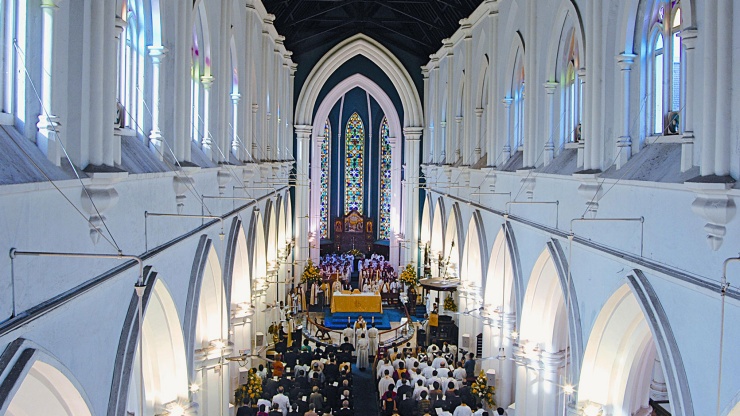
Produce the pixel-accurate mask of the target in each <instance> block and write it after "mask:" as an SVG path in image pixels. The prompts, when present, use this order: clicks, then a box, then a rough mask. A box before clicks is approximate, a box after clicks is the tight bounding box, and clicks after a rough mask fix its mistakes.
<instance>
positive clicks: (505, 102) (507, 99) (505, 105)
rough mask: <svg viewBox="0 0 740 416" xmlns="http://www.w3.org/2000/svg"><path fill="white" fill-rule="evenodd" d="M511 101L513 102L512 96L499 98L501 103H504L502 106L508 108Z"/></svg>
mask: <svg viewBox="0 0 740 416" xmlns="http://www.w3.org/2000/svg"><path fill="white" fill-rule="evenodd" d="M513 102H514V99H513V98H511V97H504V98H503V99H502V100H501V103H503V104H504V107H505V108H509V107H510V106H511V103H513Z"/></svg>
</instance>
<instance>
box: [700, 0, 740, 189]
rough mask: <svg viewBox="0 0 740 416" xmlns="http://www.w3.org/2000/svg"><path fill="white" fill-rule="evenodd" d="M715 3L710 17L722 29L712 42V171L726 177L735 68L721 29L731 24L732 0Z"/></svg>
mask: <svg viewBox="0 0 740 416" xmlns="http://www.w3.org/2000/svg"><path fill="white" fill-rule="evenodd" d="M717 3H718V4H717V6H716V7H717V19H716V20H714V22H716V25H715V30H717V31H718V32H719V28H722V29H723V30H722V35H721V36H717V43H716V44H714V45H713V46H714V47H715V48H716V49H717V104H716V109H717V113H716V119H715V123H714V124H715V125H716V126H717V134H716V136H715V137H716V138H717V143H716V144H715V148H714V174H715V175H717V176H728V175H729V174H730V159H731V158H730V157H731V155H732V154H733V149H732V145H731V139H732V137H733V136H735V135H736V134H737V133H736V132H735V133H734V134H733V129H731V128H730V126H732V125H733V117H732V116H733V111H732V85H733V83H732V78H733V75H734V73H735V71H733V69H732V67H733V62H732V55H733V54H732V53H729V51H732V50H734V48H733V44H732V36H727V34H726V33H725V32H724V28H726V27H733V21H732V9H733V4H734V0H718V1H717ZM710 18H711V17H710ZM709 21H710V22H711V21H712V20H709ZM726 25H728V26H726ZM707 64H709V62H707Z"/></svg>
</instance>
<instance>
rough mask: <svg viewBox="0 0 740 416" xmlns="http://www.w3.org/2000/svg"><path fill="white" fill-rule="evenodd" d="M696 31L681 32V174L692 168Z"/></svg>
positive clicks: (685, 30)
mask: <svg viewBox="0 0 740 416" xmlns="http://www.w3.org/2000/svg"><path fill="white" fill-rule="evenodd" d="M696 36H697V31H696V29H684V30H682V31H681V41H682V42H683V45H684V47H685V48H686V66H685V71H686V72H685V74H684V78H685V79H686V92H685V97H684V109H683V122H682V123H681V124H683V132H684V133H683V137H682V138H681V172H686V171H687V170H689V169H691V168H692V167H693V166H694V141H695V140H696V138H695V137H694V123H695V121H696V120H695V118H696V116H695V115H694V100H695V98H694V97H695V93H694V85H695V84H696V82H694V81H695V78H698V77H696V75H695V72H694V71H695V70H694V68H696V63H695V62H694V61H695V60H696V57H695V56H694V55H695V53H694V50H695V48H696Z"/></svg>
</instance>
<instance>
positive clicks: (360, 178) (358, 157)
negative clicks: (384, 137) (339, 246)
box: [344, 112, 365, 214]
mask: <svg viewBox="0 0 740 416" xmlns="http://www.w3.org/2000/svg"><path fill="white" fill-rule="evenodd" d="M344 143H345V168H344V182H345V183H344V212H345V214H346V213H349V212H350V211H352V210H356V211H357V212H359V213H360V214H362V207H363V205H364V201H365V194H364V192H365V190H364V186H363V184H364V173H365V172H364V169H365V165H364V152H365V125H364V124H363V122H362V118H360V115H359V114H357V113H356V112H355V113H353V114H352V116H350V118H349V120H348V121H347V128H346V130H345V134H344Z"/></svg>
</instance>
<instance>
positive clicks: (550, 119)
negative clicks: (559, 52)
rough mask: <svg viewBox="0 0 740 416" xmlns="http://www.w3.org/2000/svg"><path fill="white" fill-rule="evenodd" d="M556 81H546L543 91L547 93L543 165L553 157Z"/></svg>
mask: <svg viewBox="0 0 740 416" xmlns="http://www.w3.org/2000/svg"><path fill="white" fill-rule="evenodd" d="M558 85H559V84H558V83H557V82H546V83H545V84H544V86H545V92H546V93H547V129H546V130H545V134H547V136H548V137H547V139H546V140H545V166H547V165H549V164H550V162H552V160H553V159H554V158H555V143H553V137H554V136H555V134H556V131H555V120H554V113H555V89H557V87H558Z"/></svg>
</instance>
